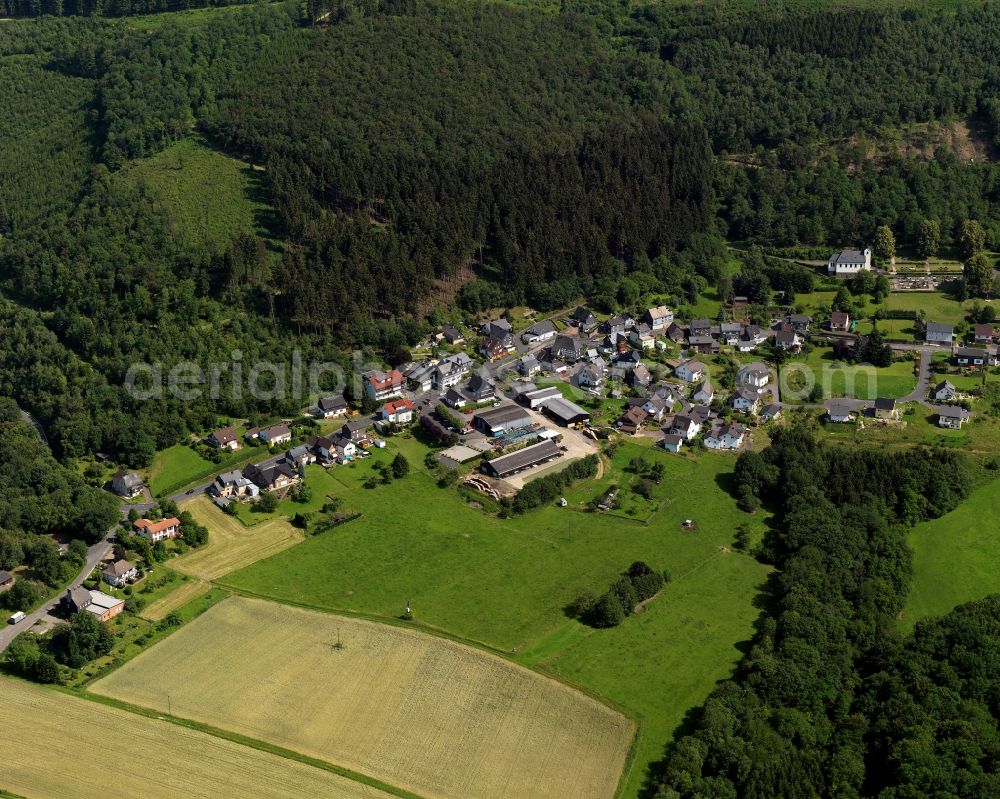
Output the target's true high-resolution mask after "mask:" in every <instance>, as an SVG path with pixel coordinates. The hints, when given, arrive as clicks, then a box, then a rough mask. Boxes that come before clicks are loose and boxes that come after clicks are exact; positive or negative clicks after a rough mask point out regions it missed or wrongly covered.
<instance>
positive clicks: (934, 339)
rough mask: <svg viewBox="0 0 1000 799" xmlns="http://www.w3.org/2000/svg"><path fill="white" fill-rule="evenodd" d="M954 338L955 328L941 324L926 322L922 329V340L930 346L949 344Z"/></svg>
mask: <svg viewBox="0 0 1000 799" xmlns="http://www.w3.org/2000/svg"><path fill="white" fill-rule="evenodd" d="M954 338H955V328H954V327H953V326H952V325H946V324H942V323H941V322H928V323H927V324H926V326H925V327H924V339H925V340H926V341H928V342H930V343H932V344H951V342H952V340H953V339H954Z"/></svg>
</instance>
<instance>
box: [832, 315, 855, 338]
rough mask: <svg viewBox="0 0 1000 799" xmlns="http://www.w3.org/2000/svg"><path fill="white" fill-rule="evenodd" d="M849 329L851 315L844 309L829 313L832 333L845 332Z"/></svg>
mask: <svg viewBox="0 0 1000 799" xmlns="http://www.w3.org/2000/svg"><path fill="white" fill-rule="evenodd" d="M850 329H851V315H850V314H849V313H846V312H844V311H834V312H833V313H831V314H830V330H831V331H833V332H834V333H847V332H849V331H850Z"/></svg>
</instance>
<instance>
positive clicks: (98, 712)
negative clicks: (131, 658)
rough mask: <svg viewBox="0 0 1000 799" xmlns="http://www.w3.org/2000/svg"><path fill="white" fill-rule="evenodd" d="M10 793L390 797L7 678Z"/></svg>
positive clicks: (1, 724) (3, 694) (0, 783)
mask: <svg viewBox="0 0 1000 799" xmlns="http://www.w3.org/2000/svg"><path fill="white" fill-rule="evenodd" d="M0 729H2V730H3V737H4V740H6V741H7V742H8V745H7V746H5V747H4V753H3V763H2V765H0V789H2V790H4V791H10V792H11V793H13V794H15V795H21V796H28V797H31V799H67V798H68V797H76V798H77V799H88V798H89V797H97V796H127V797H129V799H178V797H184V799H230V797H231V799H248V797H253V799H288V797H290V796H294V797H296V799H390V796H389V794H387V793H384V792H382V791H379V790H377V789H375V788H372V787H370V786H367V785H362V784H361V783H357V782H353V781H352V780H350V779H348V778H346V777H341V776H340V775H337V774H333V773H331V772H328V771H324V770H323V769H320V768H317V767H315V766H310V765H307V764H305V763H300V762H298V761H295V760H290V759H288V758H284V757H280V756H278V755H273V754H270V753H267V752H262V751H259V750H257V749H252V748H250V747H248V746H243V745H242V744H238V743H234V742H232V741H227V740H224V739H222V738H217V737H215V736H212V735H208V734H206V733H203V732H198V731H196V730H191V729H187V728H185V727H181V726H178V725H176V724H172V723H170V722H166V721H158V720H156V719H151V718H147V717H145V716H140V715H136V714H134V713H129V712H128V711H125V710H119V709H117V708H113V707H107V706H105V705H100V704H97V703H95V702H89V701H87V700H86V699H79V698H77V697H74V696H69V695H67V694H64V693H60V692H57V691H53V690H51V689H46V688H41V687H39V686H35V685H31V684H29V683H26V682H22V681H20V680H13V679H0Z"/></svg>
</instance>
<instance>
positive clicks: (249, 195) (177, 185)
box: [121, 15, 273, 253]
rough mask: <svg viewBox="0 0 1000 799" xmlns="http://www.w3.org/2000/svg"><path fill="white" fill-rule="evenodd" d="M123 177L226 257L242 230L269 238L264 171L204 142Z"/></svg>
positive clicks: (185, 233) (194, 238)
mask: <svg viewBox="0 0 1000 799" xmlns="http://www.w3.org/2000/svg"><path fill="white" fill-rule="evenodd" d="M164 16H166V15H164ZM121 179H123V180H129V181H132V182H134V183H142V184H144V185H145V186H146V187H147V188H148V189H149V190H150V192H151V193H152V194H153V196H154V197H156V198H158V200H159V201H160V204H161V205H162V208H163V210H164V212H165V213H166V216H167V218H168V219H169V220H170V221H171V223H172V224H173V226H174V229H175V230H176V231H177V233H178V235H180V236H182V237H184V238H185V239H186V240H188V241H190V242H191V243H192V244H193V245H198V246H202V247H206V248H208V249H209V250H211V251H213V252H216V253H222V252H225V250H226V248H227V247H228V246H229V243H230V242H231V241H232V238H233V236H234V235H236V234H237V233H239V232H257V233H260V234H262V235H265V236H266V227H267V224H268V220H269V219H270V214H271V209H270V207H269V206H268V205H267V199H266V198H267V189H266V187H265V184H264V178H263V173H261V172H258V171H256V170H254V169H253V168H252V167H251V166H249V165H248V164H246V163H244V162H243V161H238V160H236V159H235V158H230V157H229V156H227V155H224V154H223V153H221V152H219V151H218V150H215V149H213V148H211V147H209V146H208V145H207V144H204V143H203V142H202V141H200V140H198V139H184V140H183V141H179V142H177V143H176V144H174V145H173V146H171V147H168V148H167V149H166V150H164V151H163V152H161V153H158V154H157V155H155V156H153V157H151V158H146V159H143V160H140V161H135V162H133V163H132V164H131V165H130V166H128V167H127V168H126V169H125V170H123V171H122V173H121ZM272 244H273V242H272Z"/></svg>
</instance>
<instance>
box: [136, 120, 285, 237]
mask: <svg viewBox="0 0 1000 799" xmlns="http://www.w3.org/2000/svg"><path fill="white" fill-rule="evenodd" d="M120 174H121V179H122V180H127V181H130V182H132V183H133V184H135V185H141V186H145V187H146V189H148V190H149V192H150V193H151V194H152V195H153V196H154V197H155V198H156V199H157V201H158V203H159V205H160V207H161V209H162V210H163V212H164V214H165V215H166V216H167V219H168V220H169V221H170V224H171V226H172V228H173V230H174V232H175V234H176V235H177V236H179V237H181V238H182V239H183V240H184V241H185V242H187V243H188V244H189V245H190V246H192V247H198V248H204V249H206V250H208V251H209V252H213V253H222V252H224V251H225V250H226V248H227V247H228V246H229V243H230V242H231V241H232V239H233V236H235V235H236V234H238V233H242V232H258V233H265V232H266V228H267V227H268V225H270V224H271V219H270V215H271V213H272V211H271V208H270V206H269V205H268V204H267V187H266V182H265V179H264V173H263V172H261V171H258V170H255V169H254V168H253V167H251V166H250V165H249V164H247V163H245V162H243V161H239V160H237V159H235V158H231V157H229V156H227V155H225V154H223V153H222V152H220V151H218V150H216V149H213V148H212V147H210V146H208V145H207V144H206V143H204V142H203V141H201V140H199V139H185V140H183V141H180V142H178V143H177V144H175V145H173V146H171V147H168V148H167V149H166V150H164V151H163V152H161V153H159V154H158V155H155V156H153V157H151V158H144V159H140V160H138V161H135V162H133V163H132V164H131V165H130V166H128V167H127V168H125V169H124V170H123V171H122V172H121V173H120Z"/></svg>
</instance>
